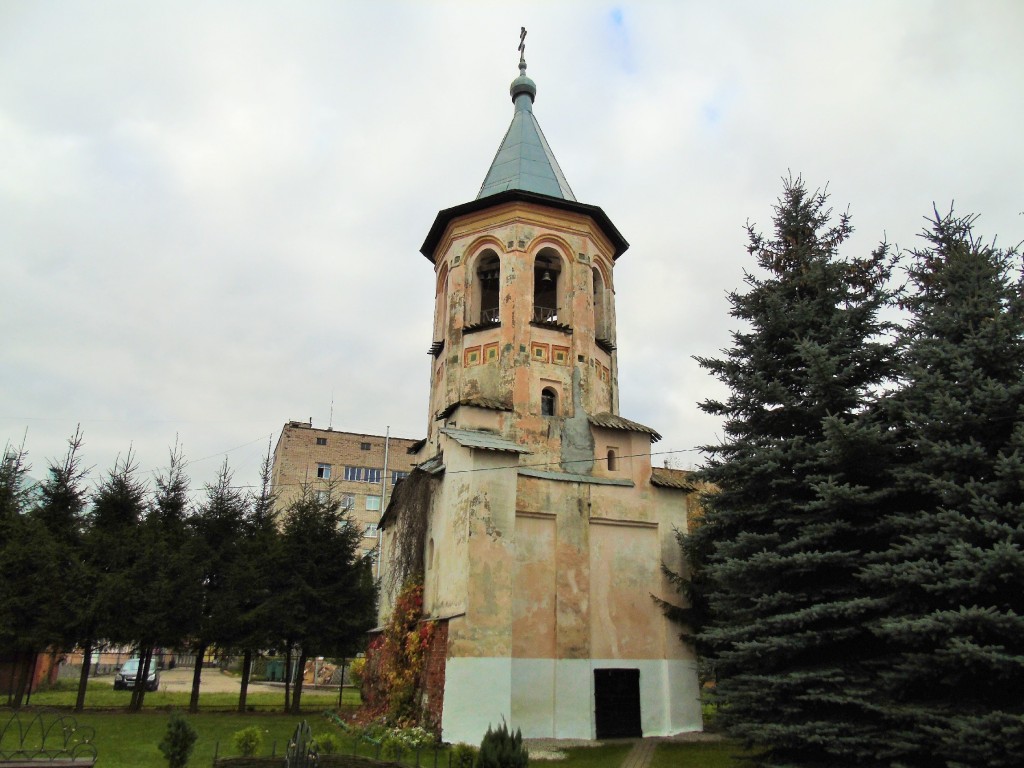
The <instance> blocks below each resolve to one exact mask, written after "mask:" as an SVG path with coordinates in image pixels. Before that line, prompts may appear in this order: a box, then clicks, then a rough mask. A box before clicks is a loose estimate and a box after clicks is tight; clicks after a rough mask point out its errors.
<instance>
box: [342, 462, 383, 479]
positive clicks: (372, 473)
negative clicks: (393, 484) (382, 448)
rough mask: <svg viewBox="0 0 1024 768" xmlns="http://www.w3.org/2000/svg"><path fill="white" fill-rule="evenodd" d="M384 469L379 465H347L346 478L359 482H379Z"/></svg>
mask: <svg viewBox="0 0 1024 768" xmlns="http://www.w3.org/2000/svg"><path fill="white" fill-rule="evenodd" d="M381 476H382V470H381V469H380V468H379V467H350V466H346V467H345V479H346V480H348V481H350V482H357V483H379V482H380V479H381Z"/></svg>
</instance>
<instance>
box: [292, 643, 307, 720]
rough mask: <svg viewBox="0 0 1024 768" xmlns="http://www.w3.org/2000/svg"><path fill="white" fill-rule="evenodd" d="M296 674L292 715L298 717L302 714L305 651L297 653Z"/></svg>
mask: <svg viewBox="0 0 1024 768" xmlns="http://www.w3.org/2000/svg"><path fill="white" fill-rule="evenodd" d="M295 666H296V667H297V671H298V674H297V675H296V676H295V692H294V693H293V694H292V714H293V715H298V714H300V713H301V712H302V678H303V677H304V676H305V671H306V649H305V648H303V649H302V650H301V651H299V660H298V662H297V663H296V665H295Z"/></svg>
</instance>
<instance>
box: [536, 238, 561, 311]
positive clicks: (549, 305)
mask: <svg viewBox="0 0 1024 768" xmlns="http://www.w3.org/2000/svg"><path fill="white" fill-rule="evenodd" d="M563 293H564V282H563V277H562V259H561V257H560V256H559V255H558V253H557V252H555V251H554V250H553V249H551V248H544V249H542V250H541V251H540V253H538V254H537V258H536V259H534V262H533V322H535V323H565V317H564V314H565V313H564V312H563V308H562V300H563Z"/></svg>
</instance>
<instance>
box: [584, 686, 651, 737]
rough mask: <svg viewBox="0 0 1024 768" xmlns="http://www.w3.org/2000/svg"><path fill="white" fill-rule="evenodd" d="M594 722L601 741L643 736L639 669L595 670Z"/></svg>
mask: <svg viewBox="0 0 1024 768" xmlns="http://www.w3.org/2000/svg"><path fill="white" fill-rule="evenodd" d="M594 720H595V722H596V724H597V738H599V739H622V738H637V737H640V736H643V732H642V731H641V730H640V670H639V669H595V670H594Z"/></svg>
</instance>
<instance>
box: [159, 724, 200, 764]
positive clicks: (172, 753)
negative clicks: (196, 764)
mask: <svg viewBox="0 0 1024 768" xmlns="http://www.w3.org/2000/svg"><path fill="white" fill-rule="evenodd" d="M198 737H199V734H197V733H196V729H195V728H193V727H192V724H191V723H190V722H189V721H188V720H186V719H185V718H184V717H182V716H181V715H179V714H178V713H175V714H173V715H171V719H170V720H168V721H167V733H165V734H164V738H163V741H161V742H160V751H161V752H163V754H164V757H165V758H167V765H168V766H169V768H185V766H186V765H187V764H188V758H189V756H190V755H191V754H192V748H193V747H195V745H196V739H197V738H198Z"/></svg>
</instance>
